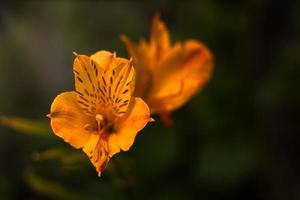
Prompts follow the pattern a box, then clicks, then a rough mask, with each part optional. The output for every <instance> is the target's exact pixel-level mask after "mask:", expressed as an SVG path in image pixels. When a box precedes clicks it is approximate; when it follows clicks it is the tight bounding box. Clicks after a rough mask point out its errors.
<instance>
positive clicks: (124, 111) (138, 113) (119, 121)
mask: <svg viewBox="0 0 300 200" xmlns="http://www.w3.org/2000/svg"><path fill="white" fill-rule="evenodd" d="M74 54H75V56H76V58H75V61H74V77H75V88H76V89H75V91H72V92H64V93H62V94H60V95H58V96H57V97H56V98H55V99H54V101H53V103H52V105H51V112H50V114H49V117H50V118H51V127H52V129H53V131H54V133H55V134H56V135H57V136H59V137H61V138H63V139H64V140H65V141H66V142H68V143H70V144H71V145H72V146H73V147H75V148H82V149H83V151H84V152H85V153H86V154H87V155H88V157H89V158H90V160H91V162H92V163H93V165H94V166H95V168H96V170H97V172H98V174H99V175H100V174H101V172H102V171H103V169H104V168H105V166H106V164H107V163H108V161H109V159H110V158H111V157H112V156H113V155H114V154H116V153H118V152H120V149H121V150H123V151H127V150H128V149H129V148H130V146H131V145H132V144H133V142H134V139H135V136H136V134H137V132H138V131H140V130H141V129H143V128H144V126H145V125H146V124H147V123H148V122H149V121H152V119H151V118H150V111H149V108H148V106H147V105H146V103H145V102H144V101H143V100H142V99H140V98H137V97H132V94H133V91H134V86H135V72H134V68H133V66H132V62H131V61H129V60H127V59H124V58H119V57H116V54H115V53H110V52H108V51H99V52H97V53H95V54H94V55H92V56H91V57H88V56H85V55H79V54H76V53H74Z"/></svg>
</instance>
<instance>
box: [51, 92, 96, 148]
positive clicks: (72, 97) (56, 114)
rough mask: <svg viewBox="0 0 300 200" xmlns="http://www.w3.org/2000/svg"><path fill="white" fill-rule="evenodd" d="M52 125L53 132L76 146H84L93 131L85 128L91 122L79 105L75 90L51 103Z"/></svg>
mask: <svg viewBox="0 0 300 200" xmlns="http://www.w3.org/2000/svg"><path fill="white" fill-rule="evenodd" d="M50 118H51V127H52V130H53V132H54V133H55V134H56V135H57V136H59V137H61V138H63V139H64V140H65V141H66V142H68V143H69V144H70V145H72V146H73V147H75V148H82V147H83V146H84V145H85V144H86V143H87V141H88V140H89V138H90V135H91V133H90V132H89V131H87V130H85V129H84V127H85V125H87V124H89V123H90V122H91V118H90V117H89V116H87V115H86V114H85V113H84V112H83V111H82V110H81V108H80V107H79V105H78V103H77V99H76V93H75V92H64V93H62V94H60V95H58V96H57V97H56V98H55V99H54V101H53V103H52V105H51V113H50Z"/></svg>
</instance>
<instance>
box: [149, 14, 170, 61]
mask: <svg viewBox="0 0 300 200" xmlns="http://www.w3.org/2000/svg"><path fill="white" fill-rule="evenodd" d="M150 45H154V46H155V49H156V56H155V59H161V58H162V57H163V56H164V55H163V54H164V53H165V52H167V51H168V50H169V49H170V36H169V31H168V29H167V27H166V25H165V23H164V22H163V21H162V20H161V19H160V16H159V14H156V15H154V17H153V21H152V27H151V35H150Z"/></svg>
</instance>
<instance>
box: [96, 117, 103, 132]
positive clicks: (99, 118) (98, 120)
mask: <svg viewBox="0 0 300 200" xmlns="http://www.w3.org/2000/svg"><path fill="white" fill-rule="evenodd" d="M102 120H103V116H102V115H100V114H97V115H96V121H97V125H98V131H99V132H100V130H101V121H102Z"/></svg>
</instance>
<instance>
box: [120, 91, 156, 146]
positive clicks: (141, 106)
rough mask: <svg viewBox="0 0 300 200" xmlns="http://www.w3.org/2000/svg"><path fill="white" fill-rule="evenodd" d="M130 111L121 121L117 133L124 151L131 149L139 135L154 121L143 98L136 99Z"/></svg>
mask: <svg viewBox="0 0 300 200" xmlns="http://www.w3.org/2000/svg"><path fill="white" fill-rule="evenodd" d="M129 109H130V110H129V111H128V113H126V115H125V116H123V117H122V118H121V119H120V121H119V125H118V127H117V133H116V136H117V140H118V144H119V146H120V148H121V149H122V150H123V151H127V150H128V149H129V148H130V147H131V145H132V144H133V142H134V139H135V136H136V135H137V133H138V132H139V131H140V130H141V129H143V128H144V127H145V126H146V124H147V123H148V122H150V121H152V119H151V117H150V111H149V108H148V106H147V104H146V103H145V102H144V101H143V100H142V99H141V98H136V97H134V99H133V101H132V103H131V104H130V108H129Z"/></svg>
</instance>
